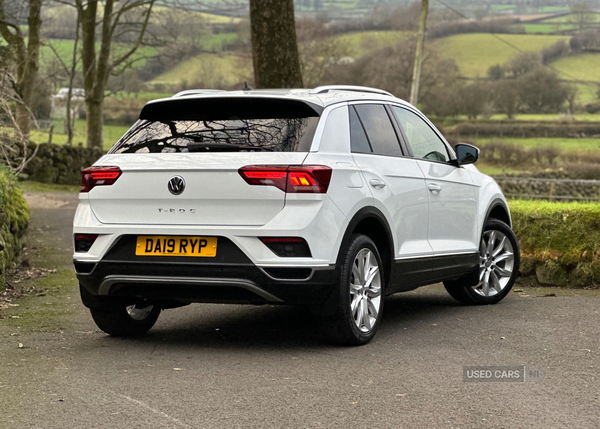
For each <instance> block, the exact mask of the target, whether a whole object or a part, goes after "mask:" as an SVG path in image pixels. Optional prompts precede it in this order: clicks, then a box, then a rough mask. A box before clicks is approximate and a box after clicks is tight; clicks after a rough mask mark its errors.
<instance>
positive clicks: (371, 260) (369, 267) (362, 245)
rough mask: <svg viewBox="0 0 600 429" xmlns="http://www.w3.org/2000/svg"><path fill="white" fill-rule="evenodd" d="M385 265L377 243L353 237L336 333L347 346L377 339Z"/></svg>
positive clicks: (338, 301)
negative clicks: (375, 337)
mask: <svg viewBox="0 0 600 429" xmlns="http://www.w3.org/2000/svg"><path fill="white" fill-rule="evenodd" d="M383 274H384V273H383V264H382V262H381V257H380V256H379V251H378V250H377V247H376V246H375V243H373V241H372V240H371V239H370V238H369V237H367V236H366V235H359V234H356V235H353V236H352V238H351V241H350V245H349V246H348V247H347V249H346V250H345V254H344V259H343V262H342V266H341V274H340V283H339V290H338V296H337V299H336V300H335V304H334V305H335V309H334V316H333V320H332V326H331V328H332V333H333V335H334V340H335V341H336V342H338V343H341V344H344V345H362V344H366V343H368V342H369V341H371V339H372V338H373V337H374V336H375V333H376V332H377V328H378V327H379V322H380V321H381V316H382V314H383V293H382V292H383V285H384V277H383Z"/></svg>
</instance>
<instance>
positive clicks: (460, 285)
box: [444, 219, 520, 304]
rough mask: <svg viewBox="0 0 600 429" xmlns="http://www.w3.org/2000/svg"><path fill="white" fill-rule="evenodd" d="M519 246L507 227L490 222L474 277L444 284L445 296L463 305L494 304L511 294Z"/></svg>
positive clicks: (516, 271)
mask: <svg viewBox="0 0 600 429" xmlns="http://www.w3.org/2000/svg"><path fill="white" fill-rule="evenodd" d="M519 262H520V259H519V244H518V242H517V237H516V236H515V234H514V232H513V231H512V229H510V227H509V226H508V225H507V224H505V223H504V222H502V221H499V220H496V219H490V220H488V221H487V223H486V224H485V230H484V232H483V235H482V237H481V243H480V245H479V267H478V270H477V272H476V274H475V276H473V275H472V276H469V277H465V278H462V279H458V280H454V281H449V282H445V283H444V286H445V287H446V290H447V291H448V293H449V294H450V295H451V296H452V297H453V298H455V299H457V300H459V301H460V302H462V303H465V304H495V303H497V302H499V301H500V300H502V299H503V298H504V297H505V296H506V295H507V294H508V292H509V291H510V289H511V288H512V286H513V284H514V283H515V280H516V278H517V276H518V274H519Z"/></svg>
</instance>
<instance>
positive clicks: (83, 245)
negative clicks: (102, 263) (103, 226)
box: [75, 234, 98, 252]
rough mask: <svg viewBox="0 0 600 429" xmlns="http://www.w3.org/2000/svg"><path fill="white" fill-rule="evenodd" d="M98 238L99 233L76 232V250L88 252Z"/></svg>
mask: <svg viewBox="0 0 600 429" xmlns="http://www.w3.org/2000/svg"><path fill="white" fill-rule="evenodd" d="M96 238H98V234H75V251H76V252H87V251H88V250H90V248H91V247H92V244H94V241H96Z"/></svg>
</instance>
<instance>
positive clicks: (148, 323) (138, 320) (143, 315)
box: [90, 302, 161, 337]
mask: <svg viewBox="0 0 600 429" xmlns="http://www.w3.org/2000/svg"><path fill="white" fill-rule="evenodd" d="M160 310H161V309H160V307H157V306H156V305H152V304H149V303H147V302H140V303H136V304H131V305H127V304H124V303H119V302H115V303H111V304H106V305H104V306H103V307H101V308H98V307H94V308H90V312H91V313H92V318H93V319H94V322H96V325H97V326H98V328H100V329H101V330H103V331H104V332H106V333H107V334H110V335H112V336H115V337H137V336H140V335H144V334H145V333H146V332H148V331H149V330H150V328H152V326H154V324H155V323H156V319H158V316H159V314H160Z"/></svg>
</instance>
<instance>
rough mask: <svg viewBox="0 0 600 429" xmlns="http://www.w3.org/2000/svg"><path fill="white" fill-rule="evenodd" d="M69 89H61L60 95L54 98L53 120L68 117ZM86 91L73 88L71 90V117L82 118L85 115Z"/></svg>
mask: <svg viewBox="0 0 600 429" xmlns="http://www.w3.org/2000/svg"><path fill="white" fill-rule="evenodd" d="M68 96H69V88H61V89H60V91H58V94H56V95H53V96H52V114H51V117H52V119H65V118H66V117H67V97H68ZM84 105H85V90H84V89H83V88H73V89H72V90H71V117H72V118H75V119H77V118H81V117H82V116H83V114H84V113H85V109H84Z"/></svg>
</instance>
